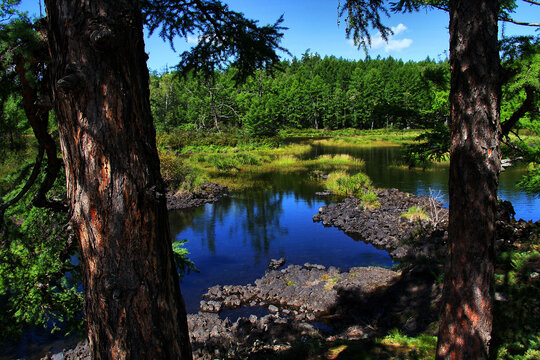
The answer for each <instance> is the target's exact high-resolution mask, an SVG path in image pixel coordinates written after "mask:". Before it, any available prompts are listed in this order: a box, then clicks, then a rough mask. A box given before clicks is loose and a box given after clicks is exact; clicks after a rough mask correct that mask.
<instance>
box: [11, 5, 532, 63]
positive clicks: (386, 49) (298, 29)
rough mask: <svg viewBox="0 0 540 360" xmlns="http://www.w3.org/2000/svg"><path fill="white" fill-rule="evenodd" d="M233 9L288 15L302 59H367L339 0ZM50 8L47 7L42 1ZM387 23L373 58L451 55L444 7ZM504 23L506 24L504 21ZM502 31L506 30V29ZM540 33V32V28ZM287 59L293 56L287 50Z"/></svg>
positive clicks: (181, 42)
mask: <svg viewBox="0 0 540 360" xmlns="http://www.w3.org/2000/svg"><path fill="white" fill-rule="evenodd" d="M225 2H226V3H227V4H228V5H229V7H230V8H231V9H233V10H236V11H239V12H242V13H244V14H245V15H246V16H247V17H249V18H252V19H255V20H258V21H259V22H260V24H261V25H265V24H268V23H274V22H275V21H276V20H277V19H278V18H279V16H280V15H282V14H283V15H284V18H285V21H284V23H283V25H284V26H285V27H288V28H289V29H288V30H286V31H285V36H284V38H283V41H282V43H281V44H282V46H283V47H285V48H286V49H288V50H289V51H290V52H291V53H292V55H293V56H297V57H301V56H302V54H303V53H305V52H306V50H308V49H309V51H310V52H311V53H318V54H319V55H321V56H326V55H328V56H331V55H333V56H336V57H343V58H346V59H363V58H365V56H366V54H365V52H364V50H362V49H360V50H358V49H357V48H356V47H355V46H354V45H353V44H352V41H350V40H347V39H346V36H345V27H344V25H343V24H341V25H339V26H338V16H337V15H338V10H337V6H338V0H265V1H257V0H226V1H225ZM518 4H519V8H518V10H517V11H516V13H515V16H514V17H515V18H516V19H518V20H521V21H530V22H538V21H539V20H540V6H534V5H531V4H527V3H526V2H524V1H521V0H518ZM21 5H22V8H23V9H24V10H27V11H28V12H29V13H30V14H31V15H32V14H35V15H39V0H22V2H21ZM42 7H43V8H44V6H43V5H42ZM385 24H386V25H387V26H390V27H392V28H393V30H394V33H395V35H394V36H393V37H391V38H390V39H389V42H388V43H385V42H384V41H382V39H380V36H379V35H378V33H377V32H375V31H373V32H372V35H371V36H372V47H371V49H369V55H370V56H371V57H377V56H379V55H380V56H381V57H387V56H392V57H394V58H399V59H403V60H405V61H408V60H423V59H425V58H426V57H427V56H429V57H430V58H432V59H444V58H445V57H446V56H447V54H448V42H449V36H448V14H447V13H445V12H442V11H439V10H427V11H426V10H421V11H419V12H417V13H412V14H392V15H391V17H390V18H387V19H385ZM499 27H500V28H502V27H503V26H501V23H499ZM501 30H502V29H501ZM504 33H505V34H506V35H507V36H508V35H518V34H520V35H524V34H535V31H534V28H530V27H524V26H516V25H512V24H505V25H504ZM536 34H538V32H536ZM145 43H146V51H147V52H148V54H149V59H148V67H149V68H150V69H151V70H157V71H162V70H163V69H164V68H165V67H166V66H174V65H176V64H177V63H178V56H179V54H180V53H181V52H182V51H184V50H187V49H189V48H190V47H191V46H192V44H191V43H190V42H189V41H186V39H178V40H177V41H176V42H175V48H176V50H177V52H176V53H174V52H173V51H172V50H171V49H170V47H169V44H168V43H166V42H163V41H162V40H161V39H160V38H159V37H158V36H157V34H154V35H153V36H152V37H150V38H148V37H146V38H145ZM282 57H284V58H288V56H287V55H286V54H282Z"/></svg>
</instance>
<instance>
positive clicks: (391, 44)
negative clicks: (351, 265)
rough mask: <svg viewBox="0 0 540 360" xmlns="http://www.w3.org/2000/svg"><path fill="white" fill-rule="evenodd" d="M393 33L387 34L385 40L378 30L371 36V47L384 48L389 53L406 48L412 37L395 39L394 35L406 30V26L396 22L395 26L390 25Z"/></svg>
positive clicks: (352, 43) (351, 42)
mask: <svg viewBox="0 0 540 360" xmlns="http://www.w3.org/2000/svg"><path fill="white" fill-rule="evenodd" d="M391 29H392V32H393V33H394V34H393V35H389V36H388V41H385V40H384V39H383V38H382V36H381V33H380V32H377V33H376V34H375V35H374V36H372V37H371V46H370V48H371V49H384V51H385V52H387V53H389V52H392V51H400V50H403V49H405V48H408V47H409V46H411V44H412V43H413V41H412V39H409V38H403V39H396V36H397V35H399V34H401V33H402V32H404V31H406V30H407V27H406V26H405V25H403V24H401V23H400V24H398V25H397V26H392V27H391ZM349 43H350V44H351V45H353V46H354V42H353V41H352V40H350V41H349Z"/></svg>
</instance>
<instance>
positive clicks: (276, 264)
mask: <svg viewBox="0 0 540 360" xmlns="http://www.w3.org/2000/svg"><path fill="white" fill-rule="evenodd" d="M283 265H285V258H284V257H282V258H280V259H277V260H276V259H272V260H270V264H268V270H277V269H279V268H280V267H282V266H283Z"/></svg>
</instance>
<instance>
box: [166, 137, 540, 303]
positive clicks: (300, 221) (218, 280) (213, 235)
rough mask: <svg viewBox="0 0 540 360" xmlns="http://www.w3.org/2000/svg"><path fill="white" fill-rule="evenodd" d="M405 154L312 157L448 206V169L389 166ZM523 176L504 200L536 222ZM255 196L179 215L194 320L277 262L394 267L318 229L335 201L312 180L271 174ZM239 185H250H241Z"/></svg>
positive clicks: (176, 223)
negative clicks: (203, 300)
mask: <svg viewBox="0 0 540 360" xmlns="http://www.w3.org/2000/svg"><path fill="white" fill-rule="evenodd" d="M399 151H400V149H399V148H395V147H393V148H371V149H368V148H348V149H344V148H342V147H340V148H337V147H335V148H333V147H328V146H324V147H313V149H312V153H311V154H309V155H308V156H309V157H316V156H319V155H323V154H341V153H347V154H349V155H352V156H354V157H358V158H362V159H364V160H365V162H366V166H365V168H364V171H365V172H366V173H367V174H368V175H369V177H370V178H371V179H372V181H373V183H374V185H375V186H377V187H381V188H389V187H392V188H398V189H399V190H401V191H405V192H410V193H415V194H427V195H429V193H430V189H433V191H434V192H439V191H440V194H441V201H443V203H445V204H447V202H448V196H447V182H448V169H447V168H444V167H443V168H437V169H428V170H425V171H422V170H409V169H406V168H402V167H397V166H390V165H392V164H394V163H395V162H396V161H397V160H398V158H399ZM522 174H523V170H522V169H508V170H507V171H506V172H505V173H503V174H502V175H501V180H500V193H499V197H501V198H502V199H505V200H510V201H512V203H513V204H514V207H515V210H516V213H517V214H516V217H517V218H524V219H526V220H531V219H532V220H538V219H539V218H540V198H538V197H534V196H531V195H528V194H526V193H524V192H519V191H516V190H515V187H514V185H515V182H516V181H517V180H519V178H520V177H521V175H522ZM258 180H259V182H258V185H257V186H256V187H254V188H253V189H251V190H248V191H246V192H244V193H241V194H236V195H234V196H233V197H232V198H230V199H226V200H224V201H221V202H219V203H217V204H208V205H206V206H205V207H204V208H199V209H196V210H189V211H180V212H173V213H171V215H170V220H171V226H172V233H173V234H176V238H177V239H187V240H188V243H187V244H186V247H187V248H188V250H189V252H190V253H191V254H190V258H191V259H192V260H193V261H194V263H195V265H196V266H197V267H198V268H199V269H200V270H201V272H200V273H192V274H190V275H188V276H187V277H185V278H184V280H183V283H182V285H181V287H182V292H183V295H184V298H185V300H186V306H187V310H188V312H196V311H197V310H198V304H199V301H200V297H201V295H202V294H203V293H204V292H205V291H206V289H207V288H208V287H210V286H213V285H217V284H221V285H225V284H230V285H235V284H247V283H250V282H253V281H254V280H255V279H257V278H259V277H261V276H263V275H264V272H265V270H266V267H267V265H268V263H269V261H270V259H273V258H280V257H285V258H286V260H287V264H304V263H305V262H311V263H317V264H323V265H325V266H336V267H340V268H342V269H344V270H345V269H348V268H350V267H353V266H367V265H378V266H386V267H389V266H392V261H391V259H390V257H389V256H388V254H387V253H386V252H385V251H381V250H377V249H375V248H374V247H373V246H371V245H367V244H365V243H363V242H361V241H355V240H353V239H351V238H350V237H349V236H347V235H345V234H344V233H342V232H341V231H339V230H337V229H336V228H325V227H324V226H323V225H322V224H320V223H313V221H312V219H311V218H312V216H313V215H314V214H315V213H317V211H318V209H319V207H321V206H323V205H325V204H326V203H327V202H329V201H330V199H325V198H320V197H317V196H316V195H315V192H316V191H320V190H322V188H321V186H320V185H318V184H317V183H316V182H315V181H313V180H312V179H310V177H309V175H308V174H307V173H279V172H277V173H276V172H274V173H268V174H264V175H262V176H261V179H258ZM238 181H244V180H242V179H239V180H238Z"/></svg>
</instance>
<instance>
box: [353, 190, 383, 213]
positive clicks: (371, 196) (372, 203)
mask: <svg viewBox="0 0 540 360" xmlns="http://www.w3.org/2000/svg"><path fill="white" fill-rule="evenodd" d="M358 198H359V199H360V201H362V205H363V206H364V207H367V208H371V209H372V208H378V207H380V206H381V204H380V203H379V196H378V195H377V194H375V193H374V192H373V191H371V190H365V191H363V192H361V193H360V194H358Z"/></svg>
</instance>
